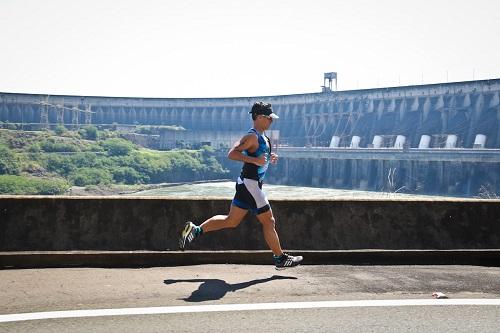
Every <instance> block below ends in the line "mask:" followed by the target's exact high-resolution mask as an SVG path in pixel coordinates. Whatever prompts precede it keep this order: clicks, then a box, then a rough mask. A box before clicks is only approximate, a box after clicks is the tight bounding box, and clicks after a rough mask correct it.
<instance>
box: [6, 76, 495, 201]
mask: <svg viewBox="0 0 500 333" xmlns="http://www.w3.org/2000/svg"><path fill="white" fill-rule="evenodd" d="M257 100H264V101H266V102H270V103H272V104H273V108H274V110H275V112H276V113H277V114H278V115H279V116H280V119H279V120H278V121H276V122H275V124H274V125H273V127H272V129H273V130H274V133H273V135H272V136H273V139H274V140H273V142H274V143H273V145H275V146H276V147H275V148H279V152H280V156H281V162H280V164H279V165H278V168H277V169H275V170H274V172H273V173H272V174H271V175H270V176H269V178H268V180H269V181H270V182H272V183H275V184H287V185H307V186H324V187H333V188H345V189H362V190H364V189H367V190H374V191H381V190H384V191H389V192H394V191H401V192H407V193H419V194H445V195H457V196H478V195H482V193H483V194H485V196H486V197H496V196H498V195H499V194H500V176H499V175H500V79H492V80H480V81H468V82H455V83H443V84H432V85H419V86H405V87H391V88H379V89H366V90H352V91H325V92H322V93H309V94H299V95H283V96H267V97H262V96H260V97H259V96H255V97H235V98H121V97H91V96H48V95H34V94H12V93H0V121H2V122H7V121H8V122H9V123H17V124H23V126H27V127H28V128H30V127H32V126H34V127H37V126H38V127H44V126H45V127H46V126H49V125H50V124H52V125H54V124H66V125H67V126H76V127H78V126H81V125H82V124H96V125H106V126H109V125H111V124H118V125H121V126H122V127H126V126H131V127H133V126H136V125H179V126H182V127H183V128H184V129H185V131H181V132H172V131H168V130H163V131H161V132H160V133H161V134H160V135H159V137H156V138H155V148H156V147H160V148H161V149H171V148H174V147H186V146H189V145H194V144H195V143H196V142H197V141H199V142H200V143H210V144H212V146H214V147H217V148H220V147H226V149H227V147H229V146H231V145H232V144H233V143H234V140H235V139H236V138H238V133H244V132H246V130H247V129H248V127H249V126H250V116H249V114H248V111H249V109H250V107H251V105H252V104H253V102H255V101H257ZM0 125H1V124H0ZM240 135H241V134H240ZM142 141H144V142H148V140H146V139H144V138H143V140H142ZM179 145H180V146H179ZM198 146H199V145H198ZM289 147H305V149H309V150H311V152H314V153H317V155H311V154H309V155H308V157H307V158H304V157H303V156H302V153H301V152H300V151H297V150H288V151H287V148H289ZM314 148H328V149H331V154H330V155H335V156H333V157H332V156H327V157H325V156H323V155H322V153H320V152H318V150H314ZM383 150H385V153H384V152H383ZM401 151H403V152H404V153H405V154H406V157H405V156H402V155H401V154H400V153H401ZM423 151H427V152H426V153H425V154H423V153H421V152H423ZM485 151H488V152H489V154H490V155H492V154H493V155H495V156H496V158H493V159H492V158H489V157H488V158H486V159H485V158H484V157H483V155H484V154H485ZM459 153H460V154H459ZM465 155H467V157H466V158H465V157H464V156H465ZM400 156H401V158H400ZM471 156H472V157H471Z"/></svg>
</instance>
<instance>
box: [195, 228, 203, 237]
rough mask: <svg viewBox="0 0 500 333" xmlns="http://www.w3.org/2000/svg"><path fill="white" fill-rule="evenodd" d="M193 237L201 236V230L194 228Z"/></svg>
mask: <svg viewBox="0 0 500 333" xmlns="http://www.w3.org/2000/svg"><path fill="white" fill-rule="evenodd" d="M194 235H195V236H196V237H198V236H201V235H203V229H202V228H201V227H200V226H196V227H194Z"/></svg>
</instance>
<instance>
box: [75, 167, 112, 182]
mask: <svg viewBox="0 0 500 333" xmlns="http://www.w3.org/2000/svg"><path fill="white" fill-rule="evenodd" d="M70 179H71V181H72V183H73V184H75V185H76V186H88V185H100V184H104V185H105V184H111V183H112V181H113V177H112V175H111V173H110V172H109V171H107V170H104V169H94V168H81V169H78V170H76V171H75V172H73V173H72V174H71V175H70Z"/></svg>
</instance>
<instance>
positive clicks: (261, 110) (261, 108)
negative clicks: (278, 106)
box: [250, 102, 273, 120]
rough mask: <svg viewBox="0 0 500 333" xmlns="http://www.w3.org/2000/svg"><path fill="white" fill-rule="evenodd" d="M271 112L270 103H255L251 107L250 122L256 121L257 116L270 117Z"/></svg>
mask: <svg viewBox="0 0 500 333" xmlns="http://www.w3.org/2000/svg"><path fill="white" fill-rule="evenodd" d="M272 112H273V109H272V106H271V104H270V103H264V102H256V103H254V104H253V106H252V111H250V113H251V114H252V120H255V119H257V116H258V115H270V114H271V113H272Z"/></svg>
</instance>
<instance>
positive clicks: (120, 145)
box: [101, 138, 135, 156]
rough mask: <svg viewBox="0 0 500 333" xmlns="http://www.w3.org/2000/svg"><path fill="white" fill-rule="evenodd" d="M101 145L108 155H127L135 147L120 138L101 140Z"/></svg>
mask: <svg viewBox="0 0 500 333" xmlns="http://www.w3.org/2000/svg"><path fill="white" fill-rule="evenodd" d="M101 146H102V147H103V148H104V150H106V151H107V152H108V155H110V156H124V155H128V154H129V153H130V152H131V151H132V150H133V149H134V147H135V146H134V144H132V143H131V142H129V141H127V140H124V139H120V138H111V139H107V140H104V141H103V142H101Z"/></svg>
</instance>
